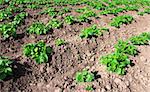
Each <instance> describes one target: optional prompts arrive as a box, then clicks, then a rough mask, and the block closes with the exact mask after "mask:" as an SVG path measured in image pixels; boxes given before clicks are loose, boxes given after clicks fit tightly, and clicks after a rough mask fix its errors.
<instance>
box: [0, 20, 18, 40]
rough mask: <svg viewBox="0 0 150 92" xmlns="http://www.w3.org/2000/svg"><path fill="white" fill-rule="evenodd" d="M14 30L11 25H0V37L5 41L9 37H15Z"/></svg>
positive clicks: (13, 26)
mask: <svg viewBox="0 0 150 92" xmlns="http://www.w3.org/2000/svg"><path fill="white" fill-rule="evenodd" d="M16 29H17V27H16V26H15V25H14V24H13V23H11V22H10V23H7V24H0V35H1V36H2V37H3V38H4V39H7V38H9V37H11V36H12V37H16V36H17V35H16Z"/></svg>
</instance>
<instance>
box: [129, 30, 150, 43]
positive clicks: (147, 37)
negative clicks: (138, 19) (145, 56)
mask: <svg viewBox="0 0 150 92" xmlns="http://www.w3.org/2000/svg"><path fill="white" fill-rule="evenodd" d="M130 41H131V43H132V44H134V45H148V44H149V41H150V33H149V32H148V33H146V32H144V33H142V34H140V35H139V36H133V37H131V38H130Z"/></svg>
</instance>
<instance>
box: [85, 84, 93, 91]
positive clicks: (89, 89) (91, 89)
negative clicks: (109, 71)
mask: <svg viewBox="0 0 150 92" xmlns="http://www.w3.org/2000/svg"><path fill="white" fill-rule="evenodd" d="M85 90H87V91H93V90H94V88H93V86H92V85H87V86H86V88H85Z"/></svg>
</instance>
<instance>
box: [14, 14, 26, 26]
mask: <svg viewBox="0 0 150 92" xmlns="http://www.w3.org/2000/svg"><path fill="white" fill-rule="evenodd" d="M27 16H28V13H26V12H22V13H20V14H18V15H16V16H15V18H14V20H13V23H14V25H20V24H21V23H23V22H24V19H25V18H26V17H27Z"/></svg>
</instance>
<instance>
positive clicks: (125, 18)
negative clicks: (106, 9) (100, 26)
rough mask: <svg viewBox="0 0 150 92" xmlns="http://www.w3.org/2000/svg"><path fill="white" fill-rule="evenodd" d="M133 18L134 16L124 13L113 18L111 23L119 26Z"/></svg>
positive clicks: (128, 22)
mask: <svg viewBox="0 0 150 92" xmlns="http://www.w3.org/2000/svg"><path fill="white" fill-rule="evenodd" d="M133 20H134V18H133V17H132V16H130V15H122V16H117V17H115V18H113V19H112V22H111V23H110V24H111V26H115V27H117V28H119V27H120V26H121V25H123V24H130V23H131V22H132V21H133Z"/></svg>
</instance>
